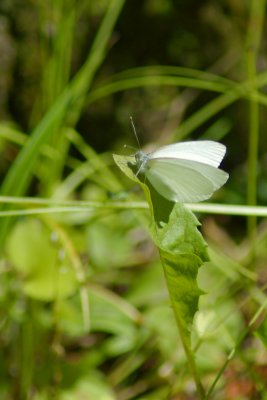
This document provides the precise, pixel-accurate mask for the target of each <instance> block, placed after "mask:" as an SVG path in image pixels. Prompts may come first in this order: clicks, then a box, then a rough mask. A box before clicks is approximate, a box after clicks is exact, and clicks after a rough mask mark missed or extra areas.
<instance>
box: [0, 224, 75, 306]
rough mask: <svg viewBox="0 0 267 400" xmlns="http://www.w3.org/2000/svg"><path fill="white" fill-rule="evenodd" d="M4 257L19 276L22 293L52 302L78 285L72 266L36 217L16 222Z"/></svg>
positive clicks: (49, 232) (73, 290) (69, 293)
mask: <svg viewBox="0 0 267 400" xmlns="http://www.w3.org/2000/svg"><path fill="white" fill-rule="evenodd" d="M6 251H7V256H8V258H9V260H10V262H11V263H12V264H13V266H14V268H15V269H16V270H17V272H18V273H19V274H20V275H21V277H22V282H23V290H24V292H25V294H26V295H27V296H29V297H32V298H34V299H38V300H43V301H51V300H55V299H59V298H65V297H68V296H70V295H72V294H73V293H74V292H75V291H76V290H77V287H78V282H77V279H76V276H75V272H74V269H73V267H72V265H71V264H70V261H69V260H68V258H67V257H66V256H65V257H62V256H61V254H63V253H62V248H60V247H58V244H57V243H53V241H52V240H51V231H50V230H49V229H48V228H47V227H46V226H45V225H44V224H42V223H41V221H39V220H37V219H33V218H30V219H27V220H22V221H20V222H18V223H17V224H16V225H15V227H14V228H13V230H12V231H11V233H10V235H9V237H8V241H7V246H6Z"/></svg>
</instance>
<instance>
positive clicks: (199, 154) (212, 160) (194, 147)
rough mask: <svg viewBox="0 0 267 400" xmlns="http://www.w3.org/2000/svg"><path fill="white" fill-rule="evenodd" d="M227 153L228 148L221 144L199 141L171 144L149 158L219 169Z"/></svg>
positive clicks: (151, 154)
mask: <svg viewBox="0 0 267 400" xmlns="http://www.w3.org/2000/svg"><path fill="white" fill-rule="evenodd" d="M225 152H226V147H225V146H224V145H223V144H221V143H218V142H213V141H212V140H199V141H193V142H181V143H175V144H170V145H168V146H164V147H161V148H160V149H159V150H156V151H154V152H152V153H150V154H149V155H148V156H149V158H150V159H156V158H179V159H183V160H191V161H197V162H199V163H204V164H208V165H212V166H213V167H218V166H219V165H220V163H221V161H222V159H223V157H224V155H225Z"/></svg>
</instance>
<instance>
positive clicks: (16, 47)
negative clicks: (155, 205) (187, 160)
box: [0, 0, 267, 400]
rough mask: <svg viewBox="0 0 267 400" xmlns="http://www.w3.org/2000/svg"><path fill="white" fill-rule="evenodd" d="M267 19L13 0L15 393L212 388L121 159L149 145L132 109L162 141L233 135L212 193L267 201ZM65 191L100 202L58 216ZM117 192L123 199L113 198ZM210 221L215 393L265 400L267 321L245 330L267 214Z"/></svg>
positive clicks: (204, 274) (123, 397)
mask: <svg viewBox="0 0 267 400" xmlns="http://www.w3.org/2000/svg"><path fill="white" fill-rule="evenodd" d="M265 14H266V5H265V1H263V0H255V1H253V2H250V1H242V0H217V1H216V2H215V1H211V0H202V1H197V0H139V1H136V0H91V1H88V0H79V1H77V0H46V1H41V0H35V1H34V0H27V1H25V0H1V2H0V60H1V61H0V155H1V158H0V176H1V182H2V183H1V195H2V196H6V198H5V201H6V202H7V203H9V204H4V205H3V204H2V205H1V212H3V213H5V212H7V213H8V212H11V213H12V212H13V214H1V217H2V220H1V224H0V243H1V248H2V253H1V254H2V258H1V263H0V268H1V270H0V272H1V275H0V276H1V282H0V293H1V294H0V343H1V347H2V351H1V355H0V397H1V399H4V400H13V399H16V400H17V399H18V400H24V399H33V400H46V399H59V400H69V399H88V400H95V399H98V400H109V399H111V400H112V399H119V400H130V399H136V400H137V399H139V400H141V399H143V400H161V399H162V400H165V399H170V400H171V399H172V400H178V399H179V400H180V399H181V400H185V399H188V400H189V399H197V398H198V397H197V394H196V393H195V389H194V385H193V381H192V377H191V376H190V373H189V371H188V368H187V367H188V366H187V361H186V359H185V356H184V353H183V349H182V346H181V343H180V340H179V336H178V333H177V328H176V326H175V322H174V319H173V315H172V310H171V308H170V306H169V298H168V293H167V290H166V287H165V284H164V276H163V272H162V269H161V265H160V261H159V258H158V255H157V251H156V249H155V248H154V246H153V244H152V242H151V239H150V237H149V235H148V233H147V230H146V229H145V228H144V226H143V225H145V224H143V222H144V220H143V219H142V217H141V214H142V212H141V211H142V210H141V211H140V210H139V211H140V213H138V212H133V211H131V209H130V208H129V209H127V201H129V202H130V201H131V199H132V198H131V195H132V194H134V195H135V196H139V195H140V198H141V199H143V197H142V195H141V193H140V192H139V191H138V189H136V188H135V187H134V184H133V182H131V181H129V179H128V178H127V177H125V176H122V173H121V171H119V169H118V168H117V166H116V165H115V163H114V161H113V158H112V153H118V154H126V155H129V154H132V150H129V149H127V148H126V149H125V148H124V145H125V144H126V145H129V146H134V147H135V148H138V144H137V143H136V139H135V137H134V134H133V130H132V127H131V123H130V116H132V117H133V120H134V123H135V126H136V130H137V133H138V137H139V141H140V143H141V146H142V147H144V149H146V150H147V151H149V150H152V149H154V148H156V147H158V146H161V145H163V144H167V143H172V142H176V141H179V140H188V139H190V140H195V139H211V140H218V141H220V142H222V143H224V144H225V145H226V146H227V155H226V157H225V160H224V161H223V169H224V170H226V171H227V172H228V173H229V174H230V179H229V181H228V182H227V184H226V186H225V187H224V188H222V189H221V190H220V191H219V192H218V193H216V194H215V195H214V197H213V199H212V201H214V202H217V203H221V204H236V205H245V204H248V205H249V206H256V205H265V204H266V202H267V140H266V118H265V106H266V104H267V97H266V94H265V93H266V85H267V73H266V65H267V57H266V40H265V37H266V21H265ZM26 143H27V145H25V144H26ZM28 196H31V199H29V198H28ZM12 198H13V200H12ZM14 198H19V199H20V200H18V201H17V203H16V204H15V203H14ZM34 199H37V200H38V199H39V200H40V199H41V200H42V199H51V203H41V202H40V201H39V200H38V201H39V203H38V201H37V200H36V201H37V202H34ZM66 200H67V201H72V202H75V201H76V202H77V200H84V201H88V200H89V201H96V202H98V207H96V208H95V209H91V210H89V211H88V210H87V211H83V209H82V208H81V209H78V210H77V212H74V211H73V212H72V213H66V214H63V213H58V214H57V213H55V211H56V210H55V209H54V210H53V206H56V204H59V203H57V202H60V201H66ZM113 200H114V202H116V201H117V200H118V201H125V204H126V207H125V209H124V210H121V211H118V210H116V209H115V208H114V210H106V209H105V208H104V206H103V208H101V204H102V205H103V203H104V202H105V201H113ZM12 202H13V203H12ZM74 204H75V203H72V205H74ZM47 205H48V206H51V212H50V213H49V211H47V210H46V211H45V210H44V209H42V210H41V211H40V210H39V211H38V210H36V208H38V209H40V208H42V206H43V207H45V206H47ZM77 207H82V206H81V205H80V206H79V204H78V202H77ZM31 213H32V214H36V215H35V216H30V214H31ZM3 217H5V218H3ZM198 217H199V219H200V220H201V223H202V233H203V234H204V237H205V240H207V242H208V245H209V253H210V257H211V261H210V262H209V263H207V265H206V266H205V267H204V268H202V271H201V272H200V274H199V284H200V287H201V288H202V289H203V290H204V291H205V293H206V294H205V295H203V296H201V300H200V311H199V313H198V314H197V318H196V320H195V322H194V327H193V328H192V336H193V338H194V340H195V342H194V343H195V352H196V360H197V363H198V367H199V371H200V374H201V376H202V379H203V382H204V386H205V387H209V386H210V385H211V384H212V382H213V381H214V379H215V380H216V377H217V376H218V381H219V383H218V384H217V387H216V389H215V390H214V392H213V393H212V396H210V397H207V398H212V399H226V398H227V399H229V400H231V399H237V398H238V399H240V400H242V399H252V398H253V399H267V391H266V373H267V372H266V371H267V357H266V349H265V347H264V346H266V343H267V339H266V337H267V334H266V332H267V323H266V322H265V318H264V317H261V318H262V319H261V322H262V325H261V329H258V330H257V332H256V334H254V333H255V332H254V333H252V332H250V331H249V329H248V327H251V326H250V322H251V320H252V319H253V316H255V313H257V312H258V311H259V310H261V311H262V310H264V309H265V304H266V288H265V282H266V256H267V254H266V253H267V250H266V240H267V227H266V222H265V220H264V218H259V219H256V218H255V217H251V218H249V219H247V218H246V217H244V216H243V215H242V212H240V215H239V216H232V215H230V214H229V215H226V214H225V215H221V216H211V215H206V216H205V215H200V214H199V215H198ZM257 328H258V326H257ZM244 331H245V332H246V334H245V335H244V337H243V336H242V335H243V333H244ZM256 336H257V337H256ZM259 338H261V340H260V339H259ZM196 343H197V344H196ZM264 343H265V345H264ZM235 347H236V356H235V359H234V360H232V361H231V363H230V359H229V360H228V361H227V363H226V366H225V370H220V368H222V366H223V365H224V362H225V360H226V358H227V355H228V354H229V352H231V350H232V349H233V348H235ZM218 371H221V375H220V373H219V375H217V374H218Z"/></svg>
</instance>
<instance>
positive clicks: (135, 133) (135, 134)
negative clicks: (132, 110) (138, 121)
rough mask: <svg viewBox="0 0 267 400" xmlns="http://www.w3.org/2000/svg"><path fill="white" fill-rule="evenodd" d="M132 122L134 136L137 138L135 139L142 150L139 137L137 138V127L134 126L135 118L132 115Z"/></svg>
mask: <svg viewBox="0 0 267 400" xmlns="http://www.w3.org/2000/svg"><path fill="white" fill-rule="evenodd" d="M130 121H131V124H132V127H133V131H134V136H135V138H136V141H137V143H138V147H139V149H140V148H141V146H140V142H139V139H138V136H137V132H136V129H135V126H134V122H133V117H132V116H131V115H130Z"/></svg>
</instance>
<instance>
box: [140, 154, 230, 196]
mask: <svg viewBox="0 0 267 400" xmlns="http://www.w3.org/2000/svg"><path fill="white" fill-rule="evenodd" d="M145 175H146V177H147V179H148V180H149V181H150V183H151V184H152V185H153V186H154V187H155V189H156V190H157V191H158V192H159V193H160V194H161V195H162V196H163V197H165V198H167V199H169V200H172V201H179V202H196V201H202V200H205V199H208V198H209V197H210V196H211V195H212V193H213V192H214V191H215V190H216V189H218V188H219V187H221V186H222V185H223V184H224V183H225V182H226V180H227V178H228V174H227V173H226V172H224V171H222V170H220V169H217V168H216V167H213V166H211V165H207V164H203V163H201V162H197V161H192V160H183V159H176V158H150V159H149V160H148V161H147V163H146V168H145Z"/></svg>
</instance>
